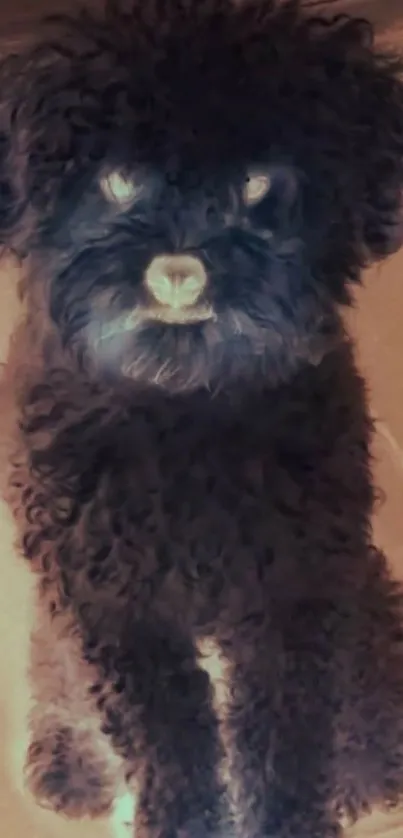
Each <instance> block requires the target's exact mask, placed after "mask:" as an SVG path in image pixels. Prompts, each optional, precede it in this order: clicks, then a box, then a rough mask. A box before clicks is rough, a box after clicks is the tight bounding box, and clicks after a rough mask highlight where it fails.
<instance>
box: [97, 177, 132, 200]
mask: <svg viewBox="0 0 403 838" xmlns="http://www.w3.org/2000/svg"><path fill="white" fill-rule="evenodd" d="M101 189H102V192H103V193H104V195H105V198H106V199H107V200H108V201H110V202H111V203H113V204H119V206H121V207H126V206H128V205H130V204H131V203H132V202H133V201H134V199H135V198H136V196H137V194H138V191H139V190H138V188H137V187H136V184H135V183H134V182H133V181H132V180H130V178H128V177H126V176H125V175H123V174H121V172H111V173H110V174H108V175H105V176H104V177H103V178H102V179H101Z"/></svg>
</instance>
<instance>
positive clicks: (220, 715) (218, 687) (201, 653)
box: [196, 637, 235, 815]
mask: <svg viewBox="0 0 403 838" xmlns="http://www.w3.org/2000/svg"><path fill="white" fill-rule="evenodd" d="M196 648H197V651H198V664H199V666H200V668H201V669H203V670H204V671H205V672H206V673H207V675H208V677H209V679H210V684H211V687H212V692H213V710H214V713H215V715H216V717H217V719H218V721H219V725H220V738H221V743H222V746H223V753H224V757H223V761H222V764H221V766H220V775H221V779H222V782H223V783H224V784H225V786H226V787H227V790H228V797H229V802H230V805H231V808H233V805H234V789H232V788H231V786H232V783H231V771H230V762H231V754H230V753H229V748H228V745H229V743H228V738H227V736H226V720H227V718H228V713H229V708H230V695H231V691H230V666H229V662H228V660H227V659H226V657H225V655H224V654H223V652H222V650H221V649H220V647H219V645H218V644H217V643H216V642H215V641H214V639H212V638H210V637H208V638H203V639H202V640H198V641H197V643H196ZM234 814H235V813H234V812H233V815H234Z"/></svg>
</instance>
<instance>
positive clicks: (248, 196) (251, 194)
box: [243, 175, 271, 206]
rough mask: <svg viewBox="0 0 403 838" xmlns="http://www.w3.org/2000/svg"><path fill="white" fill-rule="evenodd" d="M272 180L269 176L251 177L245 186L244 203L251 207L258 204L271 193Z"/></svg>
mask: <svg viewBox="0 0 403 838" xmlns="http://www.w3.org/2000/svg"><path fill="white" fill-rule="evenodd" d="M270 187H271V179H270V177H269V176H268V175H249V176H248V178H247V180H246V183H245V186H244V193H243V195H244V201H245V203H246V204H248V205H249V206H252V205H253V204H258V203H259V201H262V200H263V198H265V196H266V195H267V193H268V192H269V191H270Z"/></svg>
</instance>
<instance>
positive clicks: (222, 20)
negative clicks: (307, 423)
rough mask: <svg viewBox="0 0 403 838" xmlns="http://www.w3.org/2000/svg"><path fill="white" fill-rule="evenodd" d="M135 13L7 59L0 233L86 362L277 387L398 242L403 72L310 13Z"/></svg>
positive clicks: (251, 9) (259, 9)
mask: <svg viewBox="0 0 403 838" xmlns="http://www.w3.org/2000/svg"><path fill="white" fill-rule="evenodd" d="M130 6H131V8H130V9H129V10H127V9H125V7H124V4H123V3H122V2H120V3H119V2H112V3H109V4H108V5H107V8H106V10H105V11H104V12H103V13H102V14H99V13H98V14H91V13H90V12H86V13H85V12H82V13H81V14H77V15H76V16H72V17H71V18H65V19H59V20H58V21H56V20H54V21H53V22H48V24H47V27H48V29H47V30H46V36H45V35H44V37H43V38H42V39H41V40H38V41H37V42H36V43H35V44H34V45H33V46H32V45H31V46H30V47H29V48H28V49H26V50H25V51H24V52H23V53H21V54H20V55H13V56H10V57H8V58H7V59H6V60H4V62H3V66H2V71H1V85H0V89H1V93H0V96H1V97H2V102H1V106H0V128H1V135H0V157H1V162H0V240H2V241H3V243H4V244H6V245H9V246H11V247H14V248H15V249H16V250H17V251H18V252H19V253H20V254H21V255H24V256H29V260H28V261H29V265H30V268H29V275H30V280H29V282H30V283H31V284H32V287H33V286H35V287H38V284H39V285H42V288H43V300H44V301H46V305H47V306H48V314H49V316H50V318H51V319H52V321H53V323H54V324H55V325H56V327H57V329H58V330H59V333H60V335H61V337H62V339H63V341H64V343H65V344H66V346H67V351H68V352H70V353H73V357H74V358H75V359H76V362H77V363H80V364H82V363H84V364H89V365H90V366H91V367H92V368H93V369H95V370H98V371H99V373H100V374H104V373H105V372H108V373H109V374H110V375H112V376H120V377H121V376H124V377H125V378H126V379H131V380H133V381H136V382H138V381H140V382H142V383H144V382H146V383H151V384H156V385H159V386H162V387H166V388H169V389H170V390H171V391H178V390H183V389H189V388H197V387H201V386H207V387H219V386H221V385H222V384H223V383H224V382H228V380H232V379H237V378H240V377H251V376H253V375H254V374H255V372H256V371H258V370H259V371H261V372H263V373H264V375H265V376H266V379H267V381H268V382H271V383H273V384H275V383H276V382H278V381H280V380H284V379H287V378H288V377H289V376H290V375H292V374H293V372H294V371H295V370H296V369H297V368H298V366H299V364H301V363H303V362H314V361H315V360H316V359H318V358H320V357H321V356H322V355H323V353H324V352H325V351H326V349H327V347H328V346H329V343H331V341H332V336H333V332H334V329H335V319H337V318H336V316H335V312H336V311H337V307H338V305H339V304H342V303H345V302H347V301H348V286H349V284H350V283H351V282H352V281H353V282H354V281H355V280H357V279H358V278H359V275H360V272H361V269H362V267H363V266H365V265H366V264H368V263H369V262H370V261H371V260H372V259H375V258H380V257H382V256H384V255H385V254H386V253H388V252H390V251H391V250H392V249H393V248H395V247H397V246H398V244H399V243H400V232H401V204H402V201H401V194H402V184H403V86H402V83H401V81H400V77H399V73H400V65H399V63H398V62H397V61H396V60H395V59H394V58H393V57H390V56H384V55H379V54H378V53H377V52H376V51H375V50H374V49H373V45H372V38H371V33H370V31H369V27H368V26H367V25H366V24H363V23H362V22H360V21H353V20H349V19H347V18H345V19H344V18H343V19H338V20H335V21H333V22H332V23H331V24H329V23H325V22H323V21H318V20H312V19H311V20H310V19H308V18H306V17H305V16H304V15H303V14H302V12H301V10H300V8H299V5H298V3H296V2H294V0H291V2H285V3H284V2H282V3H281V4H274V3H273V2H272V0H261V1H260V2H259V0H249V2H248V0H246V2H244V3H242V4H238V5H234V4H233V3H231V2H229V0H204V2H200V0H193V2H192V0H161V1H160V2H159V0H148V2H147V3H145V2H144V0H137V2H136V0H134V1H133V0H132V2H131V3H130ZM29 293H30V291H29V286H28V297H29Z"/></svg>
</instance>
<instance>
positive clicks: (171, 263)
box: [145, 255, 207, 309]
mask: <svg viewBox="0 0 403 838" xmlns="http://www.w3.org/2000/svg"><path fill="white" fill-rule="evenodd" d="M145 284H146V286H147V288H148V290H149V292H150V294H151V295H152V296H153V297H154V300H155V301H156V302H157V303H159V304H160V305H163V306H169V308H171V309H172V308H174V309H181V308H186V307H189V306H193V305H195V303H197V301H198V300H199V299H200V297H201V295H202V293H203V291H204V289H205V287H206V284H207V274H206V270H205V268H204V265H203V264H202V262H201V261H200V259H196V257H195V256H185V255H182V256H157V257H156V258H155V259H153V261H152V262H151V263H150V265H149V266H148V269H147V271H146V275H145Z"/></svg>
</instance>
